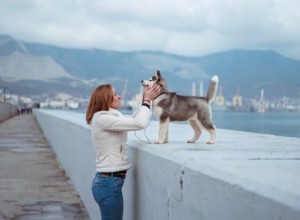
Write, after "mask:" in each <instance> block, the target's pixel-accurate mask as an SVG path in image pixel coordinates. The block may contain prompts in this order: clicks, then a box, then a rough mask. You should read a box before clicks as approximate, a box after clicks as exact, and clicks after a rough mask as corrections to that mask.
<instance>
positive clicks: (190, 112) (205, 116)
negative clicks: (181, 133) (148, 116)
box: [141, 71, 219, 144]
mask: <svg viewBox="0 0 300 220" xmlns="http://www.w3.org/2000/svg"><path fill="white" fill-rule="evenodd" d="M218 81H219V79H218V77H217V76H213V77H212V79H211V82H210V85H209V88H208V91H207V95H206V97H197V96H181V95H177V94H176V93H173V92H168V88H167V83H166V81H165V79H164V78H163V77H162V75H161V73H160V71H156V75H155V76H152V77H151V78H149V79H148V80H142V81H141V83H142V85H143V86H144V87H146V86H149V87H150V88H151V87H153V86H154V85H155V84H156V83H158V84H159V85H160V86H161V90H162V92H161V94H160V95H159V96H158V97H157V98H156V99H155V100H153V102H152V108H153V112H154V114H155V116H156V117H157V119H158V120H159V137H158V140H157V141H156V142H155V143H156V144H162V143H167V142H168V130H169V122H170V121H189V123H190V125H191V127H192V128H193V130H194V137H193V138H192V139H190V140H188V143H194V142H195V141H197V140H198V139H199V137H200V135H201V128H204V129H206V130H207V131H208V132H209V134H210V140H209V141H208V142H207V144H214V143H215V140H216V127H215V126H214V124H213V122H212V120H211V108H210V104H211V102H212V101H213V99H214V98H215V94H216V91H217V87H218Z"/></svg>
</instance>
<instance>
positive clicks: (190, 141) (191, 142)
mask: <svg viewBox="0 0 300 220" xmlns="http://www.w3.org/2000/svg"><path fill="white" fill-rule="evenodd" d="M187 143H189V144H193V143H195V141H193V140H188V141H187Z"/></svg>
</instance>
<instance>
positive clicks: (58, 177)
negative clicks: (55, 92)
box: [0, 114, 89, 220]
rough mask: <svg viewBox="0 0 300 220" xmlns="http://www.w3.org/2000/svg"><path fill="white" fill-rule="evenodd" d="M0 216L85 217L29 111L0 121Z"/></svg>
mask: <svg viewBox="0 0 300 220" xmlns="http://www.w3.org/2000/svg"><path fill="white" fill-rule="evenodd" d="M0 219H1V220H8V219H9V220H37V219H39V220H50V219H51V220H54V219H55V220H56V219H57V220H64V219H68V220H69V219H80V220H87V219H89V217H88V215H87V212H86V210H85V208H84V207H83V204H82V202H81V200H80V198H79V197H78V195H77V193H76V192H75V190H74V188H73V186H72V184H71V183H70V181H69V179H68V178H67V177H66V176H65V173H64V170H63V169H61V168H60V167H59V164H58V162H57V160H56V158H55V154H54V152H53V151H52V149H51V146H50V145H49V143H48V142H47V140H46V139H45V137H44V135H43V133H42V131H41V129H40V127H39V125H38V123H37V121H36V119H35V117H34V115H33V114H30V115H22V116H16V117H13V118H11V119H9V120H6V121H4V122H3V123H1V124H0Z"/></svg>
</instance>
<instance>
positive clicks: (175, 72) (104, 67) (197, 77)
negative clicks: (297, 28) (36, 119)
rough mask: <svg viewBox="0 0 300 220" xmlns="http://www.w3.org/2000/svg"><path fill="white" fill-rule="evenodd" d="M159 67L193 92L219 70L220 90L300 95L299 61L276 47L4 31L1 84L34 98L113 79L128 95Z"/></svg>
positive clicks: (81, 91)
mask: <svg viewBox="0 0 300 220" xmlns="http://www.w3.org/2000/svg"><path fill="white" fill-rule="evenodd" d="M156 70H160V71H161V73H162V74H163V76H164V77H165V79H166V80H167V82H168V87H169V90H170V91H172V92H177V93H178V94H183V95H191V93H192V83H196V90H197V91H196V93H197V94H199V89H198V88H199V83H200V81H203V83H204V88H207V86H208V84H209V80H210V78H211V77H212V76H213V75H218V76H219V79H220V81H219V85H220V88H222V90H221V91H222V94H223V95H224V96H225V97H226V98H227V99H231V98H232V96H234V95H235V94H236V93H237V92H239V93H240V95H242V96H243V97H249V98H258V97H259V96H260V91H261V90H262V89H263V90H264V93H265V96H266V98H270V99H272V98H278V97H283V96H287V97H291V98H297V97H299V96H300V61H299V60H295V59H291V58H288V57H285V56H283V55H281V54H279V53H277V52H275V51H268V50H267V51H266V50H263V51H260V50H241V49H235V50H230V51H224V52H219V53H214V54H209V55H206V56H199V57H187V56H179V55H174V54H168V53H164V52H161V51H132V52H119V51H108V50H102V49H97V48H90V49H76V48H62V47H58V46H53V45H45V44H38V43H29V42H23V41H20V40H17V39H14V38H13V37H11V36H8V35H0V89H1V87H6V88H8V89H10V90H11V91H12V92H13V93H16V94H19V95H27V96H32V97H34V98H36V99H38V98H45V97H49V96H54V95H55V94H56V93H67V94H70V95H72V96H76V97H83V98H84V97H88V96H89V95H90V93H91V91H92V90H93V89H94V88H95V87H96V86H97V85H99V84H102V83H112V84H113V86H114V88H115V89H116V90H117V91H118V92H119V93H120V94H122V95H123V96H124V98H126V99H130V98H131V97H132V96H134V95H135V94H136V93H137V92H139V91H140V82H141V80H142V79H148V78H149V77H150V76H152V75H153V73H154V72H155V71H156Z"/></svg>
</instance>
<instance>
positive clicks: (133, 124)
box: [86, 84, 160, 220]
mask: <svg viewBox="0 0 300 220" xmlns="http://www.w3.org/2000/svg"><path fill="white" fill-rule="evenodd" d="M159 94H160V87H159V86H158V85H157V86H155V87H153V88H151V89H149V88H146V91H145V93H144V96H143V102H142V105H141V107H140V108H139V109H138V110H137V111H136V112H135V113H134V114H133V115H132V116H123V115H122V114H121V112H119V111H118V110H117V109H118V108H119V107H120V106H121V98H120V96H119V95H118V94H117V93H116V91H115V90H114V88H113V87H112V86H111V85H110V84H105V85H101V86H99V87H97V88H96V89H95V90H94V91H93V93H92V95H91V98H90V102H89V106H88V109H87V112H86V122H87V123H88V124H90V125H91V128H92V141H93V145H94V148H95V151H96V171H97V173H96V175H95V178H94V180H93V183H92V192H93V196H94V199H95V201H96V202H97V203H98V205H99V207H100V212H101V219H102V220H121V219H122V217H123V194H122V186H123V184H124V180H125V177H126V171H127V170H128V169H129V168H130V164H129V162H128V157H127V147H126V141H127V131H133V130H139V129H143V128H144V127H145V126H146V125H147V124H148V122H149V119H150V117H151V109H150V104H151V101H152V100H153V99H154V98H155V97H157V96H158V95H159Z"/></svg>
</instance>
